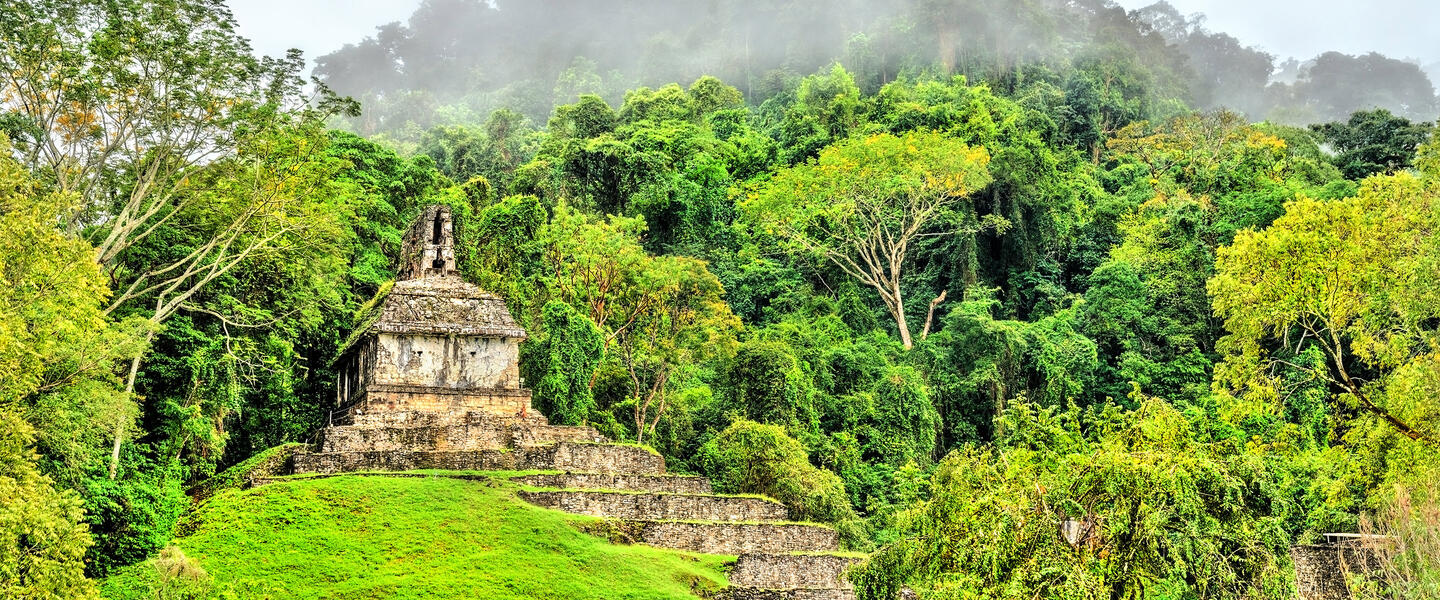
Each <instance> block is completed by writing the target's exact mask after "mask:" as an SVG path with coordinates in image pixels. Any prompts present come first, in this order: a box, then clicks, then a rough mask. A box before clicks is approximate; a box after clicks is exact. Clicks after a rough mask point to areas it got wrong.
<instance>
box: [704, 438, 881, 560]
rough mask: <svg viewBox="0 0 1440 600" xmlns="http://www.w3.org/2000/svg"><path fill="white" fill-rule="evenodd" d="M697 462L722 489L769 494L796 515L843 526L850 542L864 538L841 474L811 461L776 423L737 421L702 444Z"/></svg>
mask: <svg viewBox="0 0 1440 600" xmlns="http://www.w3.org/2000/svg"><path fill="white" fill-rule="evenodd" d="M697 462H699V463H700V465H701V468H702V469H703V470H704V472H705V474H706V475H708V476H709V477H710V481H711V483H713V484H714V485H715V489H716V491H718V492H722V493H731V494H763V495H766V496H770V497H772V498H774V499H776V500H779V501H780V502H781V503H783V504H784V505H785V507H786V508H788V509H790V516H791V518H793V519H796V520H802V521H819V522H823V523H836V524H839V525H842V527H841V532H842V533H847V532H848V533H847V537H849V538H851V539H850V540H849V542H850V543H854V542H858V541H859V536H860V533H861V531H860V529H858V518H857V517H856V515H855V510H854V508H852V507H851V506H850V499H849V498H848V497H846V495H845V487H844V485H843V484H842V483H841V481H840V477H839V476H838V475H836V474H834V473H831V472H829V471H826V470H823V469H819V468H816V467H815V466H814V465H811V464H810V461H809V460H808V459H807V458H806V454H805V448H804V446H801V445H800V442H798V441H796V440H795V439H794V438H792V437H790V436H788V435H786V434H785V430H784V429H781V428H780V427H779V426H777V425H764V424H761V423H756V422H753V421H746V420H739V421H736V422H734V423H732V424H731V425H730V426H729V427H727V428H726V429H725V430H724V431H722V432H720V435H717V436H715V438H714V439H712V440H710V442H709V443H707V444H705V445H704V446H703V447H701V449H700V457H699V460H698V461H697Z"/></svg>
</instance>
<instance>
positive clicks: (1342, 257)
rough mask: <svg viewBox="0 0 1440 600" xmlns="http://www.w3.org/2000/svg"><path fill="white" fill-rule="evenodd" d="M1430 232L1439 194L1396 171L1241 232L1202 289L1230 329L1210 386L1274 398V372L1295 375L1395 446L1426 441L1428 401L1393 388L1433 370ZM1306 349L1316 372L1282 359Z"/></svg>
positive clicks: (1439, 225) (1437, 218) (1439, 337)
mask: <svg viewBox="0 0 1440 600" xmlns="http://www.w3.org/2000/svg"><path fill="white" fill-rule="evenodd" d="M1437 231H1440V187H1437V185H1436V182H1435V181H1434V180H1428V179H1420V178H1416V177H1414V176H1411V175H1408V174H1400V175H1396V176H1391V177H1379V178H1372V179H1369V180H1367V181H1366V182H1365V184H1364V185H1363V186H1362V187H1361V189H1360V193H1359V194H1358V195H1357V196H1356V197H1354V198H1346V199H1342V200H1336V201H1322V200H1315V199H1311V198H1304V197H1302V198H1299V199H1297V200H1295V201H1293V202H1291V203H1290V204H1288V205H1287V206H1286V213H1285V216H1283V217H1281V218H1280V219H1278V220H1276V221H1275V223H1274V224H1273V225H1272V226H1271V227H1270V228H1268V229H1266V230H1264V231H1258V232H1257V231H1244V232H1241V233H1240V234H1239V235H1237V236H1236V238H1235V243H1234V244H1233V245H1231V246H1230V247H1228V248H1222V249H1220V251H1219V252H1218V256H1217V259H1216V271H1217V275H1216V276H1215V277H1214V278H1213V279H1212V280H1211V281H1210V283H1209V289H1210V293H1211V294H1212V296H1213V297H1214V306H1215V311H1216V313H1217V314H1218V315H1219V316H1221V317H1222V318H1224V319H1225V325H1226V328H1227V329H1228V330H1229V332H1230V333H1229V335H1227V336H1226V337H1225V338H1223V339H1222V340H1221V344H1220V349H1221V351H1223V352H1225V353H1226V354H1227V355H1228V356H1227V358H1226V364H1225V365H1224V366H1222V367H1221V368H1220V369H1219V372H1218V373H1217V378H1218V383H1219V385H1220V386H1221V387H1222V388H1223V387H1228V388H1229V389H1230V390H1239V391H1242V393H1253V392H1254V391H1255V390H1257V389H1259V390H1265V389H1267V388H1268V389H1270V390H1271V392H1272V393H1277V394H1282V395H1283V390H1277V389H1275V388H1276V387H1277V386H1279V381H1280V379H1281V375H1280V373H1282V372H1284V371H1287V370H1290V371H1296V370H1298V371H1300V372H1302V373H1306V374H1308V375H1309V376H1312V377H1314V378H1317V379H1319V380H1321V381H1324V382H1326V383H1327V384H1328V385H1329V386H1330V388H1331V389H1332V390H1333V391H1334V392H1336V393H1338V394H1340V399H1341V400H1343V401H1346V402H1354V403H1356V404H1358V406H1359V407H1360V408H1363V409H1365V410H1366V411H1368V412H1370V413H1372V414H1374V415H1375V416H1377V417H1379V418H1380V419H1382V420H1384V421H1386V422H1387V423H1389V424H1390V425H1391V426H1393V427H1394V428H1396V429H1397V430H1398V431H1400V432H1401V433H1403V434H1404V435H1406V436H1407V437H1410V438H1413V439H1428V440H1430V441H1432V442H1433V441H1435V440H1436V439H1437V433H1440V427H1437V416H1440V415H1437V413H1436V410H1435V408H1434V401H1433V398H1430V399H1428V400H1426V399H1424V398H1419V397H1413V396H1412V395H1411V394H1407V393H1404V390H1406V389H1416V388H1415V387H1414V386H1411V385H1408V384H1407V385H1397V384H1399V383H1401V381H1402V380H1404V381H1408V382H1411V383H1416V382H1419V381H1423V380H1424V379H1425V377H1420V376H1418V373H1421V372H1424V371H1427V370H1430V369H1435V368H1437V366H1440V365H1437V363H1436V362H1435V361H1434V354H1435V353H1436V352H1437V350H1440V332H1437V326H1436V322H1437V319H1440V283H1437V281H1440V238H1437V233H1436V232H1437ZM1309 347H1318V348H1319V349H1321V350H1322V351H1323V352H1324V355H1325V359H1326V360H1325V364H1324V366H1323V368H1315V367H1309V366H1306V365H1303V364H1298V363H1297V362H1295V361H1293V360H1292V359H1290V358H1288V357H1291V356H1294V355H1297V354H1299V353H1300V352H1301V351H1303V350H1304V349H1306V348H1309ZM1397 378H1398V379H1397ZM1424 387H1425V386H1423V385H1422V386H1420V387H1419V389H1424ZM1247 390H1248V391H1247Z"/></svg>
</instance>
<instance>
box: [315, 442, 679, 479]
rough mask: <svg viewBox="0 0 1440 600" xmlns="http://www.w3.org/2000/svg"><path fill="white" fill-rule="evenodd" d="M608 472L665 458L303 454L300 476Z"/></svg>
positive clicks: (614, 450)
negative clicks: (403, 473)
mask: <svg viewBox="0 0 1440 600" xmlns="http://www.w3.org/2000/svg"><path fill="white" fill-rule="evenodd" d="M421 469H434V470H444V471H502V470H503V471H548V470H557V471H607V470H618V471H623V472H628V473H642V474H660V473H664V472H665V460H664V459H662V458H660V457H659V456H657V455H656V454H654V453H652V452H650V451H648V450H646V449H644V448H636V447H634V446H624V445H611V444H574V443H569V442H561V443H558V444H549V445H542V446H522V447H518V448H497V449H488V450H444V451H394V450H374V451H362V452H320V453H297V454H296V455H295V472H296V473H345V472H355V471H416V470H421Z"/></svg>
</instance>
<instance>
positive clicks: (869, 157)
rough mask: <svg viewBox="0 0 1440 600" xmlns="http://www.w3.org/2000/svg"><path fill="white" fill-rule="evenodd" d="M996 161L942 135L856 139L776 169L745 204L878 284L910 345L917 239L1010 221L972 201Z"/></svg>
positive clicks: (800, 246) (772, 226)
mask: <svg viewBox="0 0 1440 600" xmlns="http://www.w3.org/2000/svg"><path fill="white" fill-rule="evenodd" d="M989 162H990V155H989V154H988V153H987V152H986V151H985V150H984V149H983V148H972V147H970V146H969V145H966V144H965V143H963V142H960V141H958V140H956V139H954V138H950V137H947V136H945V135H942V134H939V133H933V132H921V131H917V132H910V133H905V134H903V135H899V136H896V135H891V134H878V135H871V136H867V137H861V138H851V139H848V140H845V141H843V142H840V143H838V144H836V145H834V146H831V147H829V148H826V149H825V150H823V151H821V153H820V156H819V158H818V159H816V160H814V161H811V162H807V163H804V164H800V165H796V166H794V167H791V168H788V169H785V170H782V171H780V172H779V173H776V175H775V177H774V178H772V179H771V180H769V181H767V182H764V183H762V184H760V185H759V186H757V187H755V188H754V189H752V190H751V192H750V194H749V196H748V197H747V198H746V199H745V200H744V202H743V203H742V209H743V210H744V211H745V213H746V215H747V216H748V218H749V219H750V220H751V222H752V223H754V224H756V225H757V226H759V227H760V228H762V229H763V230H764V231H766V232H768V233H773V234H775V235H778V236H780V237H781V238H783V239H784V240H786V241H788V242H789V243H790V244H792V245H793V246H794V248H795V249H797V250H800V251H802V252H807V253H813V254H815V255H818V256H821V257H824V259H826V260H829V261H830V262H832V263H834V264H835V265H836V266H837V267H839V268H840V269H841V270H842V271H844V272H845V274H847V275H849V276H851V277H854V278H855V279H857V280H859V281H860V282H861V283H863V284H865V285H868V286H870V287H872V288H874V289H875V291H876V292H878V293H879V294H880V299H881V301H883V302H884V303H885V308H886V310H888V311H889V313H890V316H891V318H893V319H894V321H895V327H896V329H897V330H898V331H899V335H900V341H901V343H902V344H904V346H905V348H907V349H909V348H910V347H911V346H913V345H914V342H913V339H912V335H911V331H910V325H909V322H908V320H907V318H906V315H905V298H904V290H902V289H901V281H902V279H903V274H904V270H905V267H906V266H907V260H906V259H907V256H908V253H909V252H910V251H911V250H912V247H913V245H914V244H915V243H916V242H918V241H919V240H921V239H923V238H929V237H938V236H951V235H975V234H976V233H977V232H979V231H981V230H982V229H983V228H987V227H990V228H1003V227H1004V226H1005V224H1004V222H1003V219H999V218H998V217H994V216H987V217H985V218H981V217H978V216H977V215H976V214H975V211H974V209H973V205H969V204H967V202H966V197H967V196H969V195H970V194H971V193H972V192H974V191H976V190H978V189H980V188H982V187H984V186H985V185H986V184H987V183H989V182H990V174H989V172H988V171H987V170H986V165H987V164H989ZM967 208H968V210H967ZM925 333H926V332H921V336H922V337H923V336H924V334H925Z"/></svg>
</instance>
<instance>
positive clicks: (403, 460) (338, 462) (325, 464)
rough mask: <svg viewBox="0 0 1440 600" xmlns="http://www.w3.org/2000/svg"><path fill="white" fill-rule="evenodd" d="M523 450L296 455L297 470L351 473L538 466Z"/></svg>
mask: <svg viewBox="0 0 1440 600" xmlns="http://www.w3.org/2000/svg"><path fill="white" fill-rule="evenodd" d="M526 459H527V457H526V456H525V453H523V452H506V451H504V450H467V451H454V452H435V451H431V452H395V451H376V452H321V453H305V454H297V455H295V472H296V473H348V472H354V471H412V470H417V469H440V470H446V471H495V470H512V469H532V468H535V469H538V468H547V467H533V466H530V465H529V464H528V461H527V460H526Z"/></svg>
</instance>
